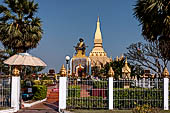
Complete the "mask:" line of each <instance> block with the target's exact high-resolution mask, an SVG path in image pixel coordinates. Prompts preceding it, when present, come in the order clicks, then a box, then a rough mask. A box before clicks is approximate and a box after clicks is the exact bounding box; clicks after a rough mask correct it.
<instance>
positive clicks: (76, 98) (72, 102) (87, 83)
mask: <svg viewBox="0 0 170 113" xmlns="http://www.w3.org/2000/svg"><path fill="white" fill-rule="evenodd" d="M67 93H68V94H67V108H71V109H72V108H79V109H81V108H84V109H106V108H108V98H107V97H108V80H107V79H100V80H92V79H86V78H83V79H73V78H69V79H68V90H67Z"/></svg>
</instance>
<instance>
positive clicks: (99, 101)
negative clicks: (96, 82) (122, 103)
mask: <svg viewBox="0 0 170 113" xmlns="http://www.w3.org/2000/svg"><path fill="white" fill-rule="evenodd" d="M107 103H108V102H107V100H103V98H102V97H96V96H90V97H81V98H76V97H75V98H74V97H71V98H68V99H67V106H68V108H77V109H79V108H89V109H90V108H91V109H92V108H96V109H98V108H107V107H108V104H107Z"/></svg>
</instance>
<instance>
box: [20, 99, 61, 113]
mask: <svg viewBox="0 0 170 113" xmlns="http://www.w3.org/2000/svg"><path fill="white" fill-rule="evenodd" d="M56 112H58V103H49V102H47V101H45V102H42V103H40V104H37V105H34V106H32V107H29V108H23V109H22V110H19V111H18V112H17V113H56Z"/></svg>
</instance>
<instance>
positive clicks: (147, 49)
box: [125, 41, 168, 74]
mask: <svg viewBox="0 0 170 113" xmlns="http://www.w3.org/2000/svg"><path fill="white" fill-rule="evenodd" d="M127 50H128V52H127V53H126V54H125V56H126V57H127V58H128V60H129V61H131V63H132V64H133V65H134V66H138V67H143V68H145V69H150V70H152V71H153V72H155V73H157V74H161V73H162V72H163V70H164V68H165V67H166V66H167V64H168V59H167V58H165V57H163V56H162V55H161V52H160V49H159V43H158V41H156V42H149V43H146V44H143V43H141V42H138V43H135V44H131V45H130V46H129V47H128V48H127ZM167 54H168V53H167Z"/></svg>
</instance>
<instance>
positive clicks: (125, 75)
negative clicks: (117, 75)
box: [122, 58, 131, 79]
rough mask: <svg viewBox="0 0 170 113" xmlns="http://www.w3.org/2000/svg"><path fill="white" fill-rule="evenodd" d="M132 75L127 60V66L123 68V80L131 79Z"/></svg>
mask: <svg viewBox="0 0 170 113" xmlns="http://www.w3.org/2000/svg"><path fill="white" fill-rule="evenodd" d="M130 73H131V69H130V67H129V66H128V63H127V58H126V60H125V65H124V67H123V68H122V75H123V77H122V78H123V79H130V78H131V77H130Z"/></svg>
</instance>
